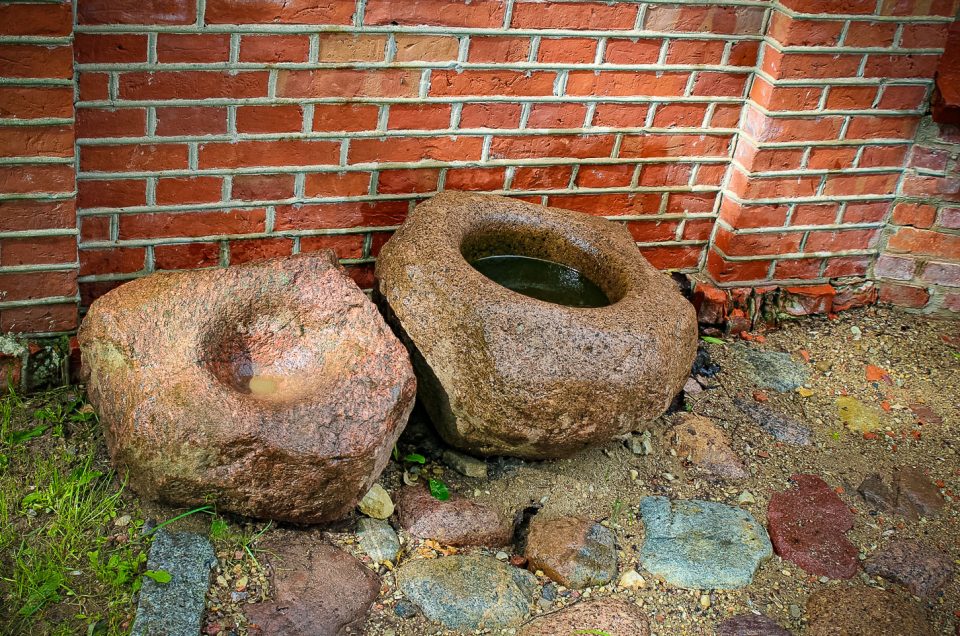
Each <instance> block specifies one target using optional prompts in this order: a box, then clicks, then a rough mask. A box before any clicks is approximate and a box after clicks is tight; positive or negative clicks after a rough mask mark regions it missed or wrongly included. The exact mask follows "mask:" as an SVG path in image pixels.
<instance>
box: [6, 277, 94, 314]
mask: <svg viewBox="0 0 960 636" xmlns="http://www.w3.org/2000/svg"><path fill="white" fill-rule="evenodd" d="M0 289H2V290H4V292H5V293H4V296H3V300H4V301H5V302H11V301H17V300H39V299H41V298H52V297H55V296H74V295H76V293H77V272H76V271H72V270H71V271H69V272H14V273H12V274H0ZM4 311H6V310H4Z"/></svg>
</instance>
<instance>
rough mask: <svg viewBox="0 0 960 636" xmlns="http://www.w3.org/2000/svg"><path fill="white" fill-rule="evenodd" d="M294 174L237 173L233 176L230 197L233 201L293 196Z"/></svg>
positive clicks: (264, 199)
mask: <svg viewBox="0 0 960 636" xmlns="http://www.w3.org/2000/svg"><path fill="white" fill-rule="evenodd" d="M293 181H294V175H292V174H289V173H279V174H277V173H275V174H238V175H235V176H234V177H233V186H232V188H231V189H230V198H231V199H233V200H234V201H268V200H270V201H272V200H279V199H290V198H293Z"/></svg>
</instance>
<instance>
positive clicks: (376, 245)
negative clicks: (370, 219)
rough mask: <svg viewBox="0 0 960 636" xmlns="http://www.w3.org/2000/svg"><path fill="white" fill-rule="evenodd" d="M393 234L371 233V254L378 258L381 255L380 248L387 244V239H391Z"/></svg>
mask: <svg viewBox="0 0 960 636" xmlns="http://www.w3.org/2000/svg"><path fill="white" fill-rule="evenodd" d="M391 236H393V233H392V232H389V231H387V232H371V233H370V237H371V240H370V256H372V257H374V258H376V257H378V256H380V250H381V249H382V248H383V246H384V245H386V243H387V241H389V240H390V237H391Z"/></svg>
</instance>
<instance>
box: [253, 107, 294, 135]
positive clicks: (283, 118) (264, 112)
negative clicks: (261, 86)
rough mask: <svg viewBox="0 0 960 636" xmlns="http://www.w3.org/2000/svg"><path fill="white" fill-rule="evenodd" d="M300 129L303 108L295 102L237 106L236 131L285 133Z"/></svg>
mask: <svg viewBox="0 0 960 636" xmlns="http://www.w3.org/2000/svg"><path fill="white" fill-rule="evenodd" d="M302 129H303V109H302V108H301V107H300V106H297V105H296V104H280V105H276V106H240V107H238V108H237V132H238V133H285V132H300V130H302Z"/></svg>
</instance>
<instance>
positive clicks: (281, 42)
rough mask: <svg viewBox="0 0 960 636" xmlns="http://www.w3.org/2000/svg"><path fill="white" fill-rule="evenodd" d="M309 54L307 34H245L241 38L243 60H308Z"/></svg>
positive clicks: (270, 61) (263, 61)
mask: <svg viewBox="0 0 960 636" xmlns="http://www.w3.org/2000/svg"><path fill="white" fill-rule="evenodd" d="M309 56H310V38H308V37H307V36H305V35H286V34H284V35H255V34H244V35H243V37H241V38H240V58H239V59H240V61H241V62H262V63H264V64H276V63H278V62H306V61H307V58H308V57H309Z"/></svg>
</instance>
